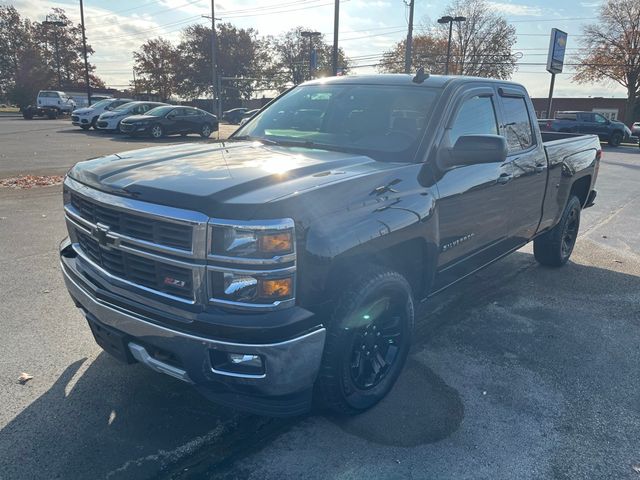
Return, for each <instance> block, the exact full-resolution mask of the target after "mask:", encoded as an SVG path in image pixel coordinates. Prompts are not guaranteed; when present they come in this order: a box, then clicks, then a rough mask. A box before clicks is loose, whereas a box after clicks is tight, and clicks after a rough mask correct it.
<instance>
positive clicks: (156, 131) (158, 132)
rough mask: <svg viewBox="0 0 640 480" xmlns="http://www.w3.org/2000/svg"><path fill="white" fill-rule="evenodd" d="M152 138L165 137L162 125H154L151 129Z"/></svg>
mask: <svg viewBox="0 0 640 480" xmlns="http://www.w3.org/2000/svg"><path fill="white" fill-rule="evenodd" d="M150 133H151V138H155V139H156V140H157V139H159V138H162V137H164V130H163V129H162V126H161V125H154V126H153V127H151V130H150Z"/></svg>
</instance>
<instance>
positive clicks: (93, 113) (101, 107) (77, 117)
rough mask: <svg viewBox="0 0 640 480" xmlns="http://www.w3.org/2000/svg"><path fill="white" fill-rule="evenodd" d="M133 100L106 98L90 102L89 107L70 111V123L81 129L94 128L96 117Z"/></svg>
mask: <svg viewBox="0 0 640 480" xmlns="http://www.w3.org/2000/svg"><path fill="white" fill-rule="evenodd" d="M129 102H133V100H131V99H130V98H107V99H105V100H100V101H99V102H96V103H94V104H92V105H91V106H90V107H84V108H78V109H77V110H74V111H73V112H71V123H72V124H73V125H75V126H77V127H80V128H82V129H83V130H89V129H90V128H91V127H93V128H96V122H97V121H98V117H99V116H100V115H102V114H103V113H104V112H110V111H111V110H114V109H115V108H118V107H119V106H121V105H124V104H125V103H129Z"/></svg>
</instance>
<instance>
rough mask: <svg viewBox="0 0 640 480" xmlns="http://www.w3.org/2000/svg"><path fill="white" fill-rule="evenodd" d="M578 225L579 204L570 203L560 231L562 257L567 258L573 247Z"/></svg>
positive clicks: (576, 237)
mask: <svg viewBox="0 0 640 480" xmlns="http://www.w3.org/2000/svg"><path fill="white" fill-rule="evenodd" d="M579 227H580V207H579V205H572V208H571V210H569V213H568V217H567V220H566V222H565V225H564V232H563V233H562V247H561V248H562V258H563V259H567V260H568V259H569V257H570V256H571V252H573V247H574V246H575V245H576V240H577V239H578V228H579Z"/></svg>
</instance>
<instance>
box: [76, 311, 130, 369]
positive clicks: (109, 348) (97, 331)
mask: <svg viewBox="0 0 640 480" xmlns="http://www.w3.org/2000/svg"><path fill="white" fill-rule="evenodd" d="M87 322H88V323H89V327H90V328H91V333H93V338H94V339H95V340H96V343H97V344H98V345H100V346H101V347H102V349H103V350H104V351H105V352H107V353H109V354H110V355H112V356H114V357H116V358H117V359H118V360H120V361H121V362H124V363H136V360H135V358H133V355H132V354H131V352H130V351H129V347H128V346H127V345H128V339H127V336H126V335H125V334H123V333H122V332H119V331H118V330H115V329H113V328H111V327H107V326H106V325H104V324H102V323H100V322H98V321H97V320H95V319H93V318H91V317H90V316H89V315H87Z"/></svg>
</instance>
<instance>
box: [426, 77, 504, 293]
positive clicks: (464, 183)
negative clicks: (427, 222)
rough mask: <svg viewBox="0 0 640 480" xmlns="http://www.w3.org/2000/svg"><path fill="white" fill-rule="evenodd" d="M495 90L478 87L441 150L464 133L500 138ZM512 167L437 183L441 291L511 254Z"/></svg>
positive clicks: (478, 169) (453, 174) (469, 170)
mask: <svg viewBox="0 0 640 480" xmlns="http://www.w3.org/2000/svg"><path fill="white" fill-rule="evenodd" d="M498 132H499V130H498V121H497V115H496V105H495V96H494V90H493V88H490V87H482V88H474V89H472V90H470V91H469V92H468V93H467V94H466V95H464V96H463V98H462V100H461V102H460V103H459V104H458V107H457V109H456V111H455V112H454V113H453V114H452V117H451V119H450V120H449V121H448V122H447V128H446V129H445V133H444V135H443V140H442V142H441V146H440V148H451V147H453V146H454V145H455V142H456V140H457V139H458V138H459V137H460V136H462V135H472V134H493V135H497V134H498ZM510 169H511V167H510V165H509V164H508V163H507V162H502V161H501V160H499V159H497V160H496V162H495V163H484V164H477V165H468V166H463V167H457V168H453V169H451V170H448V171H447V172H445V173H444V174H443V176H442V178H441V179H440V180H439V181H438V182H437V184H436V185H437V189H438V195H439V198H438V201H437V208H438V217H439V225H440V244H439V248H440V252H439V257H438V258H439V259H438V274H437V276H436V280H435V290H437V289H440V288H443V287H445V286H447V285H449V284H450V283H453V282H454V281H456V280H458V279H459V278H461V277H462V276H464V275H466V274H468V273H470V272H472V271H473V270H475V269H477V268H480V267H482V266H483V265H485V264H486V263H488V262H489V261H491V260H493V259H494V258H496V257H498V256H500V255H501V254H502V253H504V252H505V251H506V247H505V240H506V237H507V224H508V211H509V208H510V205H509V201H508V198H507V190H506V188H505V185H506V184H507V183H508V181H509V180H510V178H511V170H510Z"/></svg>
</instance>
